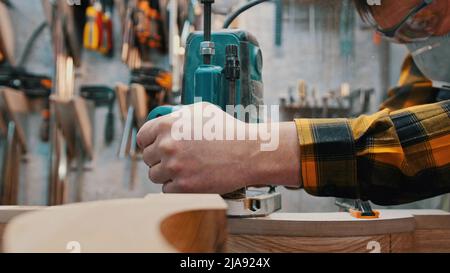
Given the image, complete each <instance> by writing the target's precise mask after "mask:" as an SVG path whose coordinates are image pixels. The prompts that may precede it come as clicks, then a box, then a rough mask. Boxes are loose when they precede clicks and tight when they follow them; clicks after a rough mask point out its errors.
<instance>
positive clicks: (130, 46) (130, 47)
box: [122, 0, 141, 69]
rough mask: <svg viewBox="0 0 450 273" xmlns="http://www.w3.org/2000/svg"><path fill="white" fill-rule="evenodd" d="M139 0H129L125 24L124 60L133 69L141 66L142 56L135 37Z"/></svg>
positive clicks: (123, 38)
mask: <svg viewBox="0 0 450 273" xmlns="http://www.w3.org/2000/svg"><path fill="white" fill-rule="evenodd" d="M136 6H137V0H128V4H127V11H126V16H125V20H124V24H123V30H122V32H123V37H122V61H123V62H124V63H125V64H127V66H128V67H130V68H131V69H134V68H139V67H141V56H140V53H139V50H138V49H137V41H136V37H135V33H136V31H135V25H136V18H135V10H136Z"/></svg>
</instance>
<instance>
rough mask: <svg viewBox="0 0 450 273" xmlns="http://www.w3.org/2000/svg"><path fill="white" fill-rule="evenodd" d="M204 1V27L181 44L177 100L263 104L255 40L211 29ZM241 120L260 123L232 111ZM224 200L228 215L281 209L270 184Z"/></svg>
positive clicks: (161, 111)
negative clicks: (182, 62)
mask: <svg viewBox="0 0 450 273" xmlns="http://www.w3.org/2000/svg"><path fill="white" fill-rule="evenodd" d="M201 2H202V3H203V5H204V31H203V32H194V33H191V34H190V36H189V38H188V40H187V44H186V55H185V67H184V76H183V89H182V95H181V103H182V104H183V105H189V104H193V103H196V102H199V101H203V102H210V103H212V104H215V105H217V106H219V107H220V108H221V109H222V110H224V111H226V110H227V109H226V108H227V105H230V106H238V105H239V106H243V107H241V108H238V109H244V108H246V107H247V106H250V105H253V106H255V107H256V109H259V106H260V105H261V104H262V103H263V82H262V67H263V58H262V53H261V49H260V48H259V44H258V42H257V40H256V39H255V38H254V37H253V36H252V35H251V34H250V33H248V32H246V31H242V30H228V29H225V28H226V27H225V28H224V29H223V30H220V31H217V32H211V13H212V4H213V3H214V0H201ZM262 2H266V1H264V0H257V1H253V2H250V3H248V4H246V5H244V6H243V7H241V8H240V9H239V10H238V12H237V13H235V14H234V15H232V16H230V18H231V19H230V18H229V20H227V22H228V23H226V24H229V23H231V21H232V19H234V18H235V17H236V16H237V15H238V13H241V12H243V11H244V10H246V9H248V8H250V7H252V6H255V5H256V4H259V3H262ZM178 109H179V107H177V106H160V107H157V108H155V109H154V110H153V111H151V113H150V114H149V117H148V119H149V120H151V119H155V118H157V117H160V116H164V115H167V114H170V113H172V112H173V111H176V110H178ZM234 114H235V115H236V116H237V117H239V118H240V119H241V120H243V121H245V122H251V123H255V122H262V120H260V119H259V115H258V111H250V112H249V113H247V114H241V113H234ZM223 198H224V199H225V201H226V202H227V203H228V206H229V209H228V215H229V216H233V217H254V216H264V215H268V214H270V213H272V212H274V211H276V210H279V209H280V208H281V194H280V193H277V192H275V189H274V188H273V187H270V190H269V191H264V190H256V189H255V190H249V189H241V190H239V191H236V192H233V193H230V194H226V195H223Z"/></svg>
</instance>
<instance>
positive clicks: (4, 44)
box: [0, 2, 16, 66]
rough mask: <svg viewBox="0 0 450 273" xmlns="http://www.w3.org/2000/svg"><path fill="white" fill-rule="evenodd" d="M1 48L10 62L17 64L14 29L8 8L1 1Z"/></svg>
mask: <svg viewBox="0 0 450 273" xmlns="http://www.w3.org/2000/svg"><path fill="white" fill-rule="evenodd" d="M0 50H1V51H2V53H3V54H4V55H5V56H4V57H5V58H6V59H7V60H8V62H9V63H10V64H11V65H12V66H14V65H16V58H15V38H14V31H13V27H12V23H11V18H10V16H9V12H8V8H7V7H6V6H5V4H4V3H2V2H0Z"/></svg>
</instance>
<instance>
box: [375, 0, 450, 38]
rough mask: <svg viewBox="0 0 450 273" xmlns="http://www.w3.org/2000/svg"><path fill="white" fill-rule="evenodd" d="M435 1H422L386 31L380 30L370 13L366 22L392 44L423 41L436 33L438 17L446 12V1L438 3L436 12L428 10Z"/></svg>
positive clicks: (440, 19)
mask: <svg viewBox="0 0 450 273" xmlns="http://www.w3.org/2000/svg"><path fill="white" fill-rule="evenodd" d="M436 1H439V0H424V1H422V3H421V4H419V5H418V6H416V7H414V8H412V9H411V10H410V11H409V13H408V14H407V15H406V16H405V17H404V18H403V19H402V20H401V21H400V22H399V23H398V24H396V25H395V26H393V27H391V28H388V29H382V28H380V27H379V26H378V24H377V23H376V21H375V19H374V18H373V15H372V13H370V14H369V16H368V20H369V23H371V24H372V25H373V26H374V27H375V28H376V30H377V32H378V33H379V34H381V35H382V36H383V37H385V38H386V39H387V40H390V41H392V42H396V43H412V42H419V41H424V40H426V39H428V38H430V37H431V36H433V34H434V33H436V31H437V29H438V27H439V25H440V23H441V21H442V18H441V16H439V15H440V14H445V12H446V11H447V1H442V2H439V4H440V6H439V7H440V8H439V10H438V11H433V10H431V9H430V8H428V7H430V5H431V4H433V2H436ZM438 12H439V14H438Z"/></svg>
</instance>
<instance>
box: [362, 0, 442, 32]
mask: <svg viewBox="0 0 450 273" xmlns="http://www.w3.org/2000/svg"><path fill="white" fill-rule="evenodd" d="M422 2H423V0H401V1H399V0H382V1H381V3H382V4H381V6H373V7H372V8H371V10H372V15H373V18H374V19H375V21H376V22H377V24H378V25H379V27H380V28H382V29H388V28H391V27H393V26H395V25H397V24H398V23H399V22H400V21H401V20H402V19H403V18H405V16H407V15H408V13H409V12H410V11H411V10H412V9H413V8H415V7H417V6H418V5H420V4H421V3H422ZM448 7H449V8H450V0H435V1H433V3H432V4H431V5H429V6H428V7H426V8H425V9H424V10H423V11H422V12H420V14H418V16H433V17H434V16H438V17H439V19H440V23H439V25H438V26H437V28H436V29H435V30H433V32H434V35H435V36H440V35H444V34H447V33H449V32H450V13H449V8H448Z"/></svg>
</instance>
